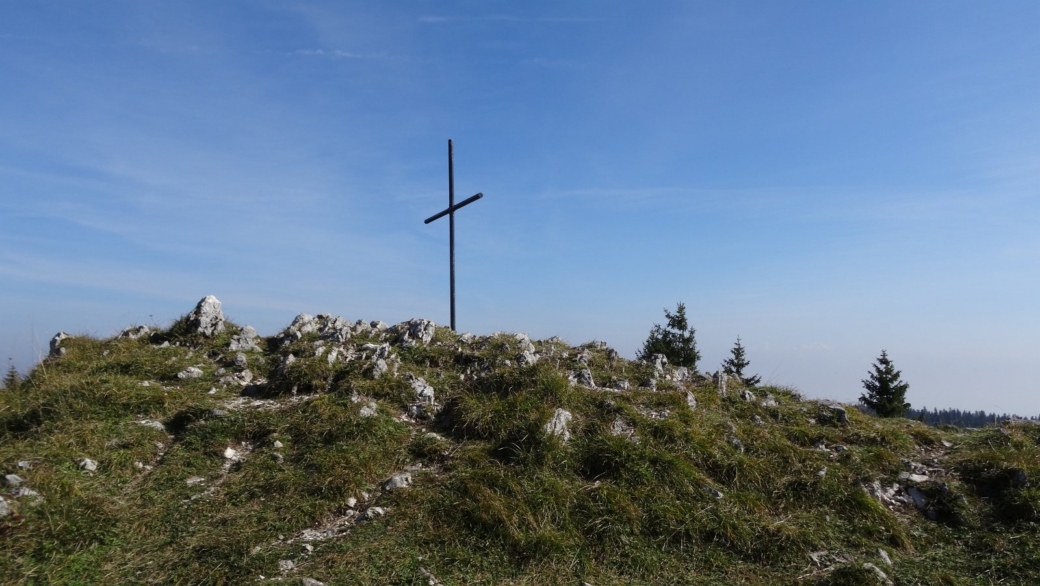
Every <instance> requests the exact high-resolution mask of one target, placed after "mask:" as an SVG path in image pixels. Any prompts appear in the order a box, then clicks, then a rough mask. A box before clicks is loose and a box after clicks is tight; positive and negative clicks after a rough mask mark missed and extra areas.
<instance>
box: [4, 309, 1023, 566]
mask: <svg viewBox="0 0 1040 586" xmlns="http://www.w3.org/2000/svg"><path fill="white" fill-rule="evenodd" d="M234 329H235V328H234V327H233V326H232V327H231V328H230V330H229V332H227V333H225V334H223V335H221V336H219V337H218V338H216V339H193V338H191V337H190V336H187V335H186V334H185V333H184V331H183V327H180V326H177V325H175V326H174V327H173V328H171V330H170V331H169V332H167V336H169V337H170V339H172V340H173V341H174V342H178V341H179V342H180V343H181V345H174V346H170V347H167V348H157V347H155V346H153V345H151V344H149V343H148V342H147V341H145V340H143V339H142V340H129V339H108V340H97V339H90V338H86V337H77V338H72V339H69V340H66V341H65V342H64V344H63V345H64V347H66V348H67V354H66V355H65V356H64V357H62V358H58V359H48V360H46V361H45V362H44V363H42V364H41V365H39V366H38V367H37V368H36V369H35V370H34V371H33V372H32V373H31V375H30V376H29V377H28V379H27V380H26V381H25V382H24V384H22V385H21V387H20V388H18V389H7V390H4V391H0V468H2V471H3V473H4V474H10V473H17V474H20V475H21V476H23V477H24V478H25V479H26V484H25V485H26V486H29V487H31V488H32V489H33V490H36V491H37V492H39V493H40V495H41V496H42V497H43V499H44V500H43V502H42V503H40V504H38V505H35V506H32V505H30V504H29V503H28V501H29V500H30V499H29V498H25V497H23V498H21V499H14V498H11V497H10V496H8V497H7V500H8V502H9V503H10V504H11V505H12V507H13V508H14V510H15V514H13V515H10V516H8V517H6V518H3V519H0V543H2V548H0V576H6V577H7V578H6V580H7V581H8V582H10V583H15V584H21V583H36V584H61V583H70V584H71V583H81V584H92V583H103V584H110V583H185V584H187V583H200V584H202V583H204V584H212V583H240V582H245V581H254V580H256V579H258V577H259V576H261V575H263V576H266V577H267V578H268V579H276V578H283V579H285V580H287V581H290V582H291V583H298V582H299V579H300V577H302V576H309V577H313V578H317V579H320V580H322V581H324V582H326V583H327V584H339V583H343V584H347V583H373V584H376V583H378V584H427V583H428V580H429V578H428V576H427V573H426V572H427V571H428V572H431V573H432V574H433V575H435V576H436V577H437V578H438V579H439V580H440V581H441V582H442V583H446V584H580V583H581V582H582V581H585V582H588V583H590V584H594V585H596V586H599V585H603V584H649V583H653V584H824V583H830V584H873V583H876V581H875V579H874V578H873V577H872V576H871V574H870V572H868V571H865V570H863V569H862V564H863V563H864V562H872V563H874V564H876V565H878V566H879V567H881V568H882V569H884V571H885V572H887V573H888V575H889V576H890V577H892V579H893V580H894V581H895V582H896V583H898V584H997V583H1001V584H1037V583H1040V532H1038V528H1040V490H1038V489H1037V488H1035V487H1036V485H1037V484H1038V479H1040V426H1035V425H1009V426H1005V427H1003V428H1000V429H986V430H980V431H960V430H953V429H945V430H936V429H932V428H929V427H926V426H924V425H923V424H919V423H916V422H913V421H908V420H879V419H874V418H869V417H866V416H864V415H862V414H860V413H858V412H857V411H855V410H850V411H849V418H850V421H849V422H848V423H840V422H838V421H837V420H836V418H835V417H833V415H832V413H831V411H830V409H828V408H827V407H825V406H821V405H819V404H817V403H815V402H806V401H802V400H800V398H799V397H798V396H797V395H796V394H794V393H791V392H789V391H787V390H784V389H778V388H768V389H756V391H755V392H756V394H757V395H758V396H759V397H762V396H764V395H765V393H767V392H768V393H772V394H773V395H774V396H775V397H776V398H777V400H778V401H779V405H778V406H777V407H763V406H761V405H759V404H758V403H754V402H747V401H744V400H743V399H741V398H740V397H739V396H737V395H739V393H734V392H732V391H731V392H730V393H729V395H728V396H727V397H724V398H723V397H720V396H719V394H718V392H717V390H716V388H715V387H714V386H712V385H710V384H707V383H702V384H700V385H692V384H691V385H689V386H688V389H689V390H690V391H692V393H693V394H694V395H695V397H696V399H697V402H698V406H697V408H696V409H693V410H691V409H690V408H689V407H688V406H687V404H686V390H687V389H686V388H678V387H677V386H676V385H675V384H674V383H671V382H663V383H661V384H660V385H659V388H658V390H657V391H649V390H645V389H640V390H632V391H627V392H624V393H617V392H608V391H603V390H591V389H585V388H583V387H579V386H572V385H570V384H568V382H567V379H566V375H567V373H568V372H569V371H571V370H572V369H574V368H575V367H576V362H575V355H576V353H577V350H576V349H574V348H570V347H567V346H566V345H564V344H562V343H559V342H537V343H536V346H537V347H538V350H539V351H540V352H541V353H542V354H543V358H542V359H541V360H540V361H539V363H538V364H536V365H534V366H528V367H519V366H515V364H507V361H513V360H514V359H515V357H516V355H517V353H518V352H519V346H518V343H517V341H516V340H515V339H514V338H513V337H512V336H497V337H491V338H478V339H477V340H476V341H474V342H471V343H462V342H459V341H458V340H457V339H456V337H455V335H454V334H453V333H452V332H450V331H449V330H447V329H444V328H438V330H437V334H436V338H435V341H434V342H433V343H432V344H430V345H429V346H426V347H422V346H420V347H415V348H401V347H395V350H394V351H395V354H397V355H398V356H399V357H400V364H399V366H398V368H397V370H398V372H397V376H396V377H390V376H387V377H384V378H382V379H379V380H370V379H368V378H367V377H366V376H364V372H363V371H364V363H363V362H361V361H359V360H355V361H351V362H347V363H344V362H337V363H336V364H335V365H334V366H329V365H328V363H327V361H326V360H324V359H323V357H322V358H314V357H312V355H313V342H314V341H315V339H316V337H315V335H314V334H311V335H309V336H307V337H305V338H304V339H303V340H300V341H298V342H295V343H294V344H293V345H291V346H289V347H285V348H280V349H278V348H275V344H274V343H273V342H272V341H269V342H270V343H269V344H268V350H267V351H265V352H251V353H249V358H250V368H251V369H252V370H253V371H254V372H257V373H259V374H262V375H264V376H267V377H269V378H270V379H271V380H272V384H271V385H270V386H269V387H268V390H267V395H268V397H267V398H268V399H269V400H272V401H274V403H272V404H268V405H267V406H268V407H273V408H257V407H255V406H254V407H247V408H231V407H229V406H228V405H229V403H230V402H231V401H233V400H235V399H236V398H237V397H238V392H239V390H238V389H237V388H230V387H227V388H225V387H224V386H222V385H220V384H219V383H218V382H217V379H218V377H217V376H215V374H214V372H215V371H216V370H217V369H218V368H220V367H226V368H227V367H230V365H231V361H232V359H233V358H234V353H233V352H229V351H227V346H228V341H229V338H230V331H233V330H234ZM366 341H378V340H376V339H375V338H371V339H367V338H356V339H354V340H351V342H350V344H348V345H354V346H359V345H360V344H362V343H364V342H366ZM289 352H293V353H294V355H296V356H297V357H301V358H300V359H299V360H297V361H296V362H295V363H293V364H292V365H291V367H290V368H289V369H288V370H287V372H285V373H284V374H278V372H277V368H276V365H278V364H279V363H280V357H281V356H284V355H286V354H287V353H289ZM589 353H590V354H591V360H590V367H591V370H592V373H593V376H594V378H595V380H596V381H597V382H598V383H601V384H602V383H607V382H608V381H609V380H610V379H611V378H612V377H613V378H625V379H628V380H630V381H631V382H633V383H637V382H639V381H640V380H643V379H645V378H646V377H647V376H648V375H649V374H650V371H649V367H648V366H646V365H642V364H638V363H634V362H629V361H626V360H620V359H619V360H616V361H614V362H610V361H608V359H607V355H606V351H605V350H603V349H596V348H591V349H590V350H589ZM565 354H566V356H565ZM192 365H196V366H200V367H201V368H202V369H203V371H204V373H205V374H204V376H203V377H202V378H200V379H189V380H181V379H178V378H177V377H176V373H177V372H179V371H181V370H182V369H184V368H185V367H187V366H192ZM406 373H414V374H417V375H419V376H421V377H423V378H424V379H425V380H426V381H428V382H429V383H430V384H431V385H433V387H434V388H435V389H436V393H437V400H438V403H439V404H441V405H442V406H443V408H442V409H441V411H440V413H439V415H438V416H437V418H436V419H435V420H428V421H422V422H412V421H408V420H403V419H402V417H401V415H402V414H404V413H405V410H406V408H407V405H408V404H409V403H411V402H412V401H414V394H413V392H412V390H411V387H410V386H409V385H408V384H407V382H405V380H404V376H403V375H404V374H406ZM143 381H149V385H148V386H142V382H143ZM293 386H295V387H296V389H297V391H299V392H300V393H301V394H299V395H295V396H294V395H293V394H291V392H290V390H291V388H292V387H293ZM211 388H216V389H217V392H215V393H213V394H210V393H209V392H208V391H209V390H210V389H211ZM304 392H310V394H303V393H304ZM358 396H360V397H364V398H372V399H375V400H376V401H377V402H378V405H379V409H378V413H377V414H376V415H375V416H372V417H362V416H361V415H360V413H359V409H360V408H361V407H362V406H363V405H364V404H365V401H364V400H362V401H361V402H360V403H359V402H355V400H352V397H354V398H356V397H358ZM557 408H565V409H567V410H569V411H570V412H572V413H573V414H574V420H573V421H572V422H571V424H570V431H571V434H572V437H571V439H570V440H569V441H568V442H566V443H564V442H562V441H561V440H560V439H559V438H557V437H553V436H548V435H547V434H546V433H545V432H544V430H543V427H544V425H545V423H546V422H547V421H548V420H549V419H550V417H551V416H552V414H553V412H554V411H555V409H557ZM213 409H220V410H223V411H226V413H224V414H221V413H219V412H217V413H214V412H213V411H212V410H213ZM663 410H667V411H668V415H667V416H666V417H664V418H657V417H654V416H653V413H654V412H661V411H663ZM756 416H757V418H758V421H756ZM142 419H152V420H159V421H162V422H163V423H164V424H165V426H166V431H165V432H163V431H160V430H157V429H153V428H151V427H148V426H145V425H140V424H137V423H135V421H139V420H142ZM618 421H620V422H622V423H624V424H628V425H630V426H631V427H632V428H633V429H634V431H635V434H636V436H637V437H638V441H633V440H632V439H630V438H626V437H623V436H616V435H614V434H612V433H611V429H612V426H614V425H615V424H616V422H618ZM427 431H435V432H437V433H438V434H440V435H439V436H432V435H428V434H427V433H426V432H427ZM734 437H735V438H737V439H739V440H740V443H742V444H743V451H741V450H740V449H738V447H737V446H735V445H734V442H733V441H732V440H733V438H734ZM275 441H278V442H281V443H282V444H284V447H282V448H276V447H275ZM944 441H945V442H948V443H950V444H952V447H946V446H945V445H944V443H943V442H944ZM821 442H822V443H823V444H824V445H825V446H835V445H839V444H840V445H843V446H846V447H847V448H848V449H847V450H845V451H843V452H836V451H823V450H820V449H818V448H817V446H818V445H819V444H820V443H821ZM228 447H232V448H234V449H236V450H238V451H239V452H244V453H246V454H247V455H246V456H245V457H244V459H242V461H240V462H237V463H235V464H234V465H232V466H231V467H230V468H229V469H226V470H224V469H222V467H223V466H225V464H226V460H225V458H224V456H223V453H224V451H225V450H226V449H227V448H228ZM276 453H277V454H282V455H283V456H284V460H283V461H278V459H277V456H276V455H275V454H276ZM85 457H89V458H93V459H94V460H96V461H97V462H98V463H99V466H98V470H97V471H96V472H95V473H93V474H88V473H86V472H84V471H83V470H81V469H80V468H79V466H78V465H77V462H78V461H79V460H80V459H82V458H85ZM22 460H30V461H31V462H32V468H31V469H29V470H20V469H17V467H16V466H17V462H18V461H22ZM904 460H910V461H914V462H921V463H928V462H929V461H931V462H932V464H933V465H936V466H938V467H941V468H943V469H945V470H946V471H947V472H948V474H947V475H946V476H945V477H942V478H939V479H938V480H942V481H944V482H945V483H946V486H947V488H948V491H947V492H945V493H943V491H942V490H941V487H940V485H938V484H937V483H936V482H926V483H922V485H921V489H922V490H923V491H924V492H926V493H927V494H929V495H930V496H931V497H932V505H931V506H932V508H933V510H934V511H935V515H936V516H937V517H938V518H939V521H930V520H927V519H925V517H924V516H923V515H922V514H921V513H919V512H918V511H916V510H915V509H913V507H906V508H897V509H896V510H890V509H889V508H887V507H886V506H884V505H882V504H880V503H879V502H878V501H877V500H875V499H874V498H872V497H870V496H869V495H868V494H867V492H866V491H865V490H864V489H863V488H862V483H864V482H869V481H872V480H875V479H878V480H881V481H882V482H883V483H887V484H891V483H892V482H895V479H896V477H897V475H898V474H899V473H900V472H902V471H904V469H905V468H904V464H903V461H904ZM137 462H139V463H141V464H142V465H147V466H151V467H152V468H151V469H147V468H145V469H142V468H139V467H138V466H135V463H137ZM417 464H421V465H422V467H421V469H417V466H416V465H417ZM824 467H826V473H825V474H824V475H823V476H822V477H821V476H820V475H819V474H818V472H819V471H820V470H821V469H823V468H824ZM1016 468H1017V469H1020V470H1023V471H1025V472H1026V474H1027V475H1028V477H1029V478H1030V479H1031V480H1032V483H1031V485H1030V486H1029V487H1025V488H1014V487H1012V486H1011V480H1010V478H1011V474H1012V471H1013V470H1014V469H1016ZM406 469H410V470H411V471H412V472H411V473H412V476H413V479H414V484H413V486H412V487H410V488H407V489H402V490H397V491H393V492H385V493H384V492H381V491H380V490H379V489H378V485H379V483H380V482H381V481H383V480H384V479H386V478H388V477H389V476H390V475H391V474H394V473H397V472H401V471H403V470H406ZM193 476H199V477H203V478H205V479H206V480H205V481H204V482H202V483H200V484H196V485H193V486H189V485H188V484H187V482H186V480H187V479H188V478H190V477H193ZM708 487H712V488H715V489H718V490H720V491H721V492H722V493H724V496H723V497H722V498H716V497H715V496H714V495H713V494H712V493H711V492H709V490H708ZM5 490H6V489H5ZM363 493H367V498H366V497H365V496H364V494H363ZM350 498H356V499H359V500H360V502H359V503H358V504H357V505H355V507H354V508H353V509H351V508H350V507H348V506H347V502H348V499H350ZM370 506H379V507H383V508H384V509H386V510H387V514H386V515H385V516H382V517H377V518H374V519H372V520H368V521H363V522H356V519H355V513H356V512H360V511H363V510H365V509H366V508H367V507H370ZM336 519H342V520H345V521H344V523H346V525H344V526H345V527H348V529H347V530H346V531H345V532H344V533H343V534H342V535H339V536H337V537H335V538H331V539H326V540H321V541H313V542H310V543H309V544H306V543H305V542H304V541H302V540H299V539H297V537H298V536H299V535H300V533H301V531H303V530H305V529H308V528H321V527H323V526H328V525H329V524H330V523H332V522H334V521H335V520H336ZM305 545H310V546H311V547H312V548H313V551H312V552H310V551H307V549H306V547H305ZM879 548H883V549H885V550H886V551H887V552H889V553H890V554H891V557H892V559H893V560H894V562H895V565H894V567H889V566H887V565H885V564H884V563H882V562H881V561H880V558H879V554H878V549H879ZM821 550H826V551H827V552H830V555H829V557H828V558H827V559H828V560H829V561H825V562H824V564H823V565H817V564H815V563H814V562H813V561H811V560H810V558H809V556H808V554H809V553H811V552H817V551H821ZM842 558H844V559H847V560H850V561H848V562H844V563H843V562H841V561H837V562H835V560H840V559H842ZM280 560H291V561H293V562H294V563H295V564H296V568H295V569H294V570H291V571H288V572H280V570H279V561H280Z"/></svg>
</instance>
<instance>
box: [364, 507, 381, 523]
mask: <svg viewBox="0 0 1040 586" xmlns="http://www.w3.org/2000/svg"><path fill="white" fill-rule="evenodd" d="M385 514H386V509H384V508H383V507H368V508H367V509H365V512H363V513H361V515H359V516H358V520H359V521H370V520H372V519H377V518H379V517H382V516H383V515H385Z"/></svg>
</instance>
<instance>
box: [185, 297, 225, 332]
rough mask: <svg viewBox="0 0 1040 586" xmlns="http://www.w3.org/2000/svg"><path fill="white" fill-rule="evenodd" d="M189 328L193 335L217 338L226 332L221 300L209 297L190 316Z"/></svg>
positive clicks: (204, 298) (203, 299)
mask: <svg viewBox="0 0 1040 586" xmlns="http://www.w3.org/2000/svg"><path fill="white" fill-rule="evenodd" d="M187 321H188V327H189V328H190V330H191V332H192V333H193V334H200V335H203V336H215V335H217V334H219V333H221V332H223V331H224V312H223V311H221V310H220V300H219V299H217V298H216V297H214V296H212V295H207V296H205V297H203V298H202V300H201V301H199V303H198V305H196V306H195V309H193V310H191V313H189V314H188V318H187Z"/></svg>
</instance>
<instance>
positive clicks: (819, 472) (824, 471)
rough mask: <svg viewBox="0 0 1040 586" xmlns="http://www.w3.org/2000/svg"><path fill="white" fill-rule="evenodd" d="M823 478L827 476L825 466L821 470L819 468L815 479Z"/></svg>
mask: <svg viewBox="0 0 1040 586" xmlns="http://www.w3.org/2000/svg"><path fill="white" fill-rule="evenodd" d="M824 476H827V467H826V466H824V467H823V468H820V470H819V471H818V472H816V477H817V478H823V477H824Z"/></svg>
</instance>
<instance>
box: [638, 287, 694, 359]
mask: <svg viewBox="0 0 1040 586" xmlns="http://www.w3.org/2000/svg"><path fill="white" fill-rule="evenodd" d="M664 316H665V317H666V318H667V319H668V325H667V326H666V327H661V326H660V325H659V324H654V327H653V329H651V330H650V335H649V337H647V339H646V341H645V342H643V348H642V350H640V351H639V353H638V354H637V355H636V357H637V358H638V359H640V360H650V359H652V358H653V356H654V354H664V356H665V358H667V359H668V363H669V364H672V365H675V366H685V367H686V368H689V369H691V370H697V361H698V360H700V359H701V355H700V353H699V352H697V340H696V339H695V338H694V334H695V330H694V329H693V328H692V327H690V325H689V323H688V322H687V321H686V305H684V304H683V303H681V302H680V303H679V304H678V305H677V306H676V308H675V313H672V312H670V311H668V310H667V309H666V310H664Z"/></svg>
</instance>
